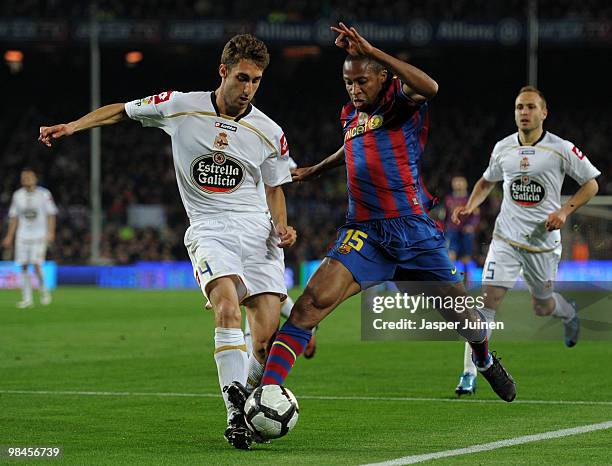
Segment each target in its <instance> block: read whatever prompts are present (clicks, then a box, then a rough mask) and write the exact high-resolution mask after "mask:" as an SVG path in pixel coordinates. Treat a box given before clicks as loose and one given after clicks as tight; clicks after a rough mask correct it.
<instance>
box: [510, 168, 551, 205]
mask: <svg viewBox="0 0 612 466" xmlns="http://www.w3.org/2000/svg"><path fill="white" fill-rule="evenodd" d="M510 197H511V198H512V200H513V201H514V202H516V203H517V204H518V205H520V206H523V207H535V206H537V205H538V204H540V203H541V202H542V201H543V200H544V198H545V197H546V189H545V188H544V186H543V185H542V184H541V183H540V182H539V181H536V180H534V179H533V178H530V177H529V176H527V175H523V176H519V177H518V178H515V179H514V180H512V183H510Z"/></svg>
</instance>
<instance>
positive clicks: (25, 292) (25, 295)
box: [21, 271, 32, 301]
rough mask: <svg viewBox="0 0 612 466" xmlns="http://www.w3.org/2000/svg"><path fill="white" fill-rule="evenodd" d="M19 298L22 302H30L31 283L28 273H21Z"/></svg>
mask: <svg viewBox="0 0 612 466" xmlns="http://www.w3.org/2000/svg"><path fill="white" fill-rule="evenodd" d="M21 297H22V299H23V300H24V301H32V282H31V280H30V274H29V272H28V271H25V272H23V271H22V272H21Z"/></svg>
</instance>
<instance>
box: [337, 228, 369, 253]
mask: <svg viewBox="0 0 612 466" xmlns="http://www.w3.org/2000/svg"><path fill="white" fill-rule="evenodd" d="M367 237H368V235H367V233H364V232H363V231H359V230H353V229H349V230H346V236H345V237H344V241H342V244H348V245H349V246H351V248H353V249H354V250H355V251H359V250H360V249H361V248H362V247H363V240H364V239H365V238H367Z"/></svg>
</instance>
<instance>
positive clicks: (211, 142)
mask: <svg viewBox="0 0 612 466" xmlns="http://www.w3.org/2000/svg"><path fill="white" fill-rule="evenodd" d="M125 111H126V113H127V114H128V116H129V117H130V118H132V119H134V120H138V121H140V122H141V123H142V125H143V126H154V127H158V128H161V129H163V130H164V131H165V132H166V133H168V134H169V135H170V137H171V139H172V156H173V159H174V168H175V171H176V179H177V182H178V188H179V192H180V195H181V199H182V201H183V204H184V206H185V210H186V211H187V216H188V217H189V220H190V222H191V223H194V222H197V221H198V220H201V219H204V218H206V217H208V216H210V215H215V214H221V213H227V212H267V211H268V206H267V203H266V198H265V195H263V192H264V191H263V189H262V186H261V184H262V183H263V184H265V185H268V186H279V185H281V184H284V183H288V182H290V181H291V174H290V172H289V160H290V159H289V148H288V145H287V141H286V139H285V135H284V134H283V131H282V129H281V128H280V126H278V125H277V124H276V123H275V122H274V121H272V120H271V119H270V118H268V117H267V116H266V115H265V114H264V113H263V112H261V111H260V110H258V109H257V108H255V107H254V106H252V105H249V108H248V109H247V111H246V112H245V113H244V114H243V115H242V116H241V117H238V118H232V117H228V116H227V115H221V114H220V113H219V111H218V109H217V108H216V102H215V94H214V93H213V92H188V93H182V92H175V91H168V92H163V93H161V94H159V95H155V96H151V97H146V98H144V99H140V100H134V101H132V102H128V103H126V104H125Z"/></svg>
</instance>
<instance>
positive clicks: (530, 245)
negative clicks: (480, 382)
mask: <svg viewBox="0 0 612 466" xmlns="http://www.w3.org/2000/svg"><path fill="white" fill-rule="evenodd" d="M547 113H548V110H547V106H546V100H545V99H544V96H543V95H542V93H541V92H540V91H539V90H538V89H536V88H534V87H531V86H526V87H523V88H522V89H521V90H520V91H519V94H518V96H517V98H516V101H515V107H514V117H515V120H516V125H517V127H518V132H516V133H514V134H512V135H510V136H508V137H506V138H504V139H502V140H501V141H499V142H498V143H497V144H496V145H495V147H494V149H493V153H492V154H491V159H490V161H489V166H488V167H487V169H486V170H485V172H484V174H483V175H482V178H480V180H478V182H477V183H476V185H475V186H474V190H473V191H472V194H471V196H470V198H469V200H468V202H467V204H466V205H464V206H459V207H456V208H455V210H454V212H453V221H454V222H455V223H457V224H459V223H460V221H461V219H462V217H465V216H468V215H470V214H471V213H472V212H474V210H475V209H476V208H477V207H478V206H479V205H480V204H481V203H482V202H483V201H484V200H485V199H486V198H487V196H488V195H489V193H490V192H491V190H492V189H493V187H494V186H495V183H496V182H498V181H503V192H504V197H503V201H502V205H501V210H500V213H499V215H498V216H497V220H496V222H495V229H494V231H493V240H492V241H491V245H490V247H489V252H488V254H487V258H486V260H485V264H484V269H483V277H482V282H483V293H484V297H485V300H484V304H485V307H484V309H482V313H483V314H484V315H485V317H486V318H487V321H489V322H493V321H494V320H495V312H496V310H497V308H498V307H499V305H500V303H501V301H502V299H503V297H504V296H505V294H506V292H507V291H508V289H509V288H512V287H513V286H514V283H515V282H516V280H517V278H518V276H519V273H522V276H523V278H524V280H525V282H526V284H527V286H528V287H529V290H530V292H531V297H532V304H533V310H534V312H535V313H536V314H537V315H539V316H553V317H557V318H560V319H562V321H563V324H564V330H565V331H564V333H565V344H566V345H567V346H568V347H572V346H574V345H576V343H577V341H578V334H579V330H580V322H579V320H578V317H577V315H576V309H575V304H574V303H573V302H568V301H567V300H566V299H565V298H564V297H563V296H561V295H560V294H559V293H556V292H555V291H554V288H553V283H554V280H555V278H556V275H557V267H558V265H559V260H560V258H561V233H560V228H562V227H563V225H564V224H565V221H566V219H567V217H568V216H569V215H570V214H571V213H573V212H574V211H576V209H578V208H579V207H580V206H582V205H584V204H586V203H587V202H589V200H591V199H592V198H593V196H595V195H596V194H597V191H598V185H597V181H596V180H595V178H596V177H597V176H599V175H600V172H599V170H597V169H596V168H595V167H594V166H593V165H592V164H591V162H590V161H589V160H588V159H587V157H586V156H585V155H584V154H583V153H582V151H580V149H578V148H577V147H576V146H575V145H574V144H572V143H571V142H569V141H566V140H565V139H562V138H560V137H558V136H555V135H554V134H552V133H550V132H548V131H545V130H544V128H543V123H544V120H545V119H546V116H547ZM566 174H568V175H569V176H570V177H572V178H573V179H574V180H576V182H577V183H578V184H579V185H580V189H578V191H577V192H576V193H575V194H574V195H573V196H572V197H571V198H570V200H569V201H567V202H566V203H565V204H563V205H561V186H562V185H563V179H564V178H565V175H566ZM475 389H476V369H475V368H474V366H473V363H472V360H471V357H470V351H469V347H467V346H466V348H465V353H464V372H463V374H462V375H461V378H460V380H459V385H458V386H457V388H456V389H455V393H456V394H457V395H463V394H472V393H474V391H475Z"/></svg>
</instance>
